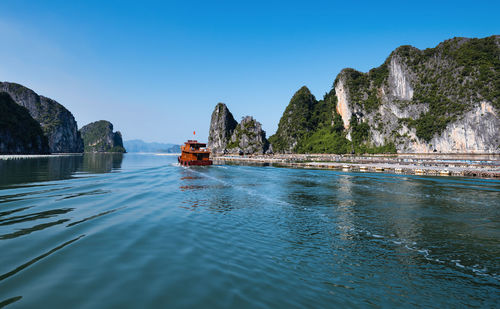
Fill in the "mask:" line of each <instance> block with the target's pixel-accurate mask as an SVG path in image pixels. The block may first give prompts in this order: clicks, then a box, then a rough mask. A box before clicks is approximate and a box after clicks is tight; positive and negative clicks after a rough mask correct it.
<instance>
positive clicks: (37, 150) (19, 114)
mask: <svg viewBox="0 0 500 309" xmlns="http://www.w3.org/2000/svg"><path fill="white" fill-rule="evenodd" d="M46 153H49V145H48V142H47V138H46V137H45V135H43V131H42V128H41V127H40V124H39V123H38V122H37V121H36V120H34V119H33V117H31V115H30V114H29V112H28V110H27V109H26V108H24V107H22V106H20V105H18V104H16V102H14V100H12V98H11V97H10V95H9V94H8V93H6V92H0V154H46Z"/></svg>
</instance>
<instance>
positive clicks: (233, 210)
mask: <svg viewBox="0 0 500 309" xmlns="http://www.w3.org/2000/svg"><path fill="white" fill-rule="evenodd" d="M499 200H500V181H498V180H486V179H467V178H452V177H422V176H408V175H390V174H383V173H353V172H340V171H330V170H303V169H290V168H277V167H272V166H261V167H259V166H239V165H223V166H222V165H220V166H217V165H216V166H210V167H199V168H184V167H180V166H178V165H177V164H176V157H173V156H155V155H134V154H126V155H123V156H121V155H120V156H116V155H87V154H86V155H84V156H68V157H51V158H39V159H23V160H7V161H5V160H0V307H2V306H4V305H6V306H7V307H8V308H24V307H46V308H72V307H83V308H96V307H97V308H99V307H122V308H123V307H130V308H137V307H167V308H173V307H203V308H212V307H233V308H244V307H252V308H255V307H257V308H263V307H266V308H280V307H281V308H290V307H323V308H325V307H329V308H334V307H341V306H342V307H345V306H349V307H370V306H384V307H401V306H408V305H412V306H422V307H435V308H441V307H443V306H445V307H460V306H465V305H467V306H478V307H494V306H496V305H498V303H499V301H500V296H499V295H500V263H499V257H500V203H499Z"/></svg>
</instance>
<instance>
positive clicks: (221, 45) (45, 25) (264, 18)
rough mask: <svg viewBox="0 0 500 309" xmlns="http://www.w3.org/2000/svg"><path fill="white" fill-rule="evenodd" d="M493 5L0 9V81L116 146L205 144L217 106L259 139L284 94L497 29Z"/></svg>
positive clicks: (159, 4) (74, 4) (273, 121)
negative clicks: (102, 133)
mask: <svg viewBox="0 0 500 309" xmlns="http://www.w3.org/2000/svg"><path fill="white" fill-rule="evenodd" d="M499 12H500V1H436V0H435V1H418V2H417V1H389V2H387V1H386V2H384V1H367V2H364V1H346V0H343V1H338V2H335V1H248V2H243V1H234V0H233V1H200V2H196V1H171V2H167V1H106V2H105V1H76V0H75V1H48V0H47V1H21V0H2V1H1V2H0V80H2V81H11V82H17V83H20V84H23V85H25V86H27V87H29V88H32V89H33V90H35V91H36V92H37V93H39V94H42V95H45V96H48V97H50V98H53V99H55V100H57V101H59V102H60V103H61V104H63V105H64V106H66V107H67V108H68V109H69V110H70V111H71V112H72V113H73V115H74V116H75V118H76V120H77V122H78V125H79V126H80V127H81V126H83V125H85V124H87V123H89V122H92V121H95V120H100V119H106V120H109V121H111V122H112V123H113V124H114V125H115V129H117V130H120V131H122V133H123V136H124V139H126V140H127V139H135V138H140V139H143V140H146V141H158V142H174V143H181V142H183V141H184V140H185V139H186V138H190V137H191V136H192V131H193V130H196V132H197V135H198V136H197V137H198V139H200V140H204V141H206V140H207V137H208V127H209V123H210V115H211V113H212V110H213V108H214V106H215V105H216V103H217V102H224V103H226V104H227V105H228V107H229V109H230V110H231V111H232V113H233V114H234V116H235V118H236V119H237V120H240V119H241V117H242V116H245V115H252V116H254V117H255V118H256V119H257V120H258V121H260V122H261V123H262V124H263V127H264V129H265V130H266V131H267V134H268V136H269V135H271V134H273V133H274V132H275V131H276V128H277V125H278V121H279V119H280V117H281V114H282V113H283V111H284V109H285V107H286V105H287V104H288V102H289V100H290V98H291V96H292V95H293V93H294V92H295V91H296V90H298V89H299V88H300V87H301V86H303V85H306V86H308V87H309V89H311V91H312V92H313V94H314V95H316V97H317V98H321V97H323V94H324V93H325V92H327V91H329V90H330V88H331V86H332V83H333V81H334V79H335V76H336V75H337V74H338V73H339V72H340V70H341V69H342V68H345V67H352V68H355V69H358V70H361V71H367V70H369V69H370V68H372V67H376V66H379V65H380V64H381V63H382V62H383V61H384V60H385V58H386V57H387V56H388V55H389V54H390V52H391V51H392V50H393V49H395V48H396V47H398V46H400V45H404V44H410V45H413V46H416V47H418V48H421V49H424V48H428V47H434V46H435V45H437V44H438V43H439V42H441V41H443V40H445V39H448V38H452V37H455V36H465V37H485V36H490V35H493V34H500V18H499Z"/></svg>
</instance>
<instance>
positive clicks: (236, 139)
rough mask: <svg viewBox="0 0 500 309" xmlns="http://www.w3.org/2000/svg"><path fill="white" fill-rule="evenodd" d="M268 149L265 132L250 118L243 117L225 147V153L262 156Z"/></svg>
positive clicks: (258, 123)
mask: <svg viewBox="0 0 500 309" xmlns="http://www.w3.org/2000/svg"><path fill="white" fill-rule="evenodd" d="M268 149H269V142H268V141H267V139H266V132H265V131H264V130H262V125H261V124H260V122H258V121H256V120H255V119H254V118H253V117H251V116H246V117H244V118H243V119H242V120H241V122H240V123H239V124H238V125H237V126H236V128H235V129H234V131H233V134H232V136H231V139H230V142H229V143H228V145H227V152H229V153H238V154H240V153H241V154H264V153H266V151H268Z"/></svg>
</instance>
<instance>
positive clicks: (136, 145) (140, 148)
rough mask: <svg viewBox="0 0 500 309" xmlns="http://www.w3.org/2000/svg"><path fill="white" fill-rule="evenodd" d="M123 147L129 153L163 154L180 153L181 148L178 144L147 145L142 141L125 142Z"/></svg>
mask: <svg viewBox="0 0 500 309" xmlns="http://www.w3.org/2000/svg"><path fill="white" fill-rule="evenodd" d="M123 145H124V146H125V148H126V149H127V152H161V153H179V152H181V146H180V145H176V144H164V143H154V142H153V143H147V142H145V141H143V140H140V139H134V140H130V141H124V142H123Z"/></svg>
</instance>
